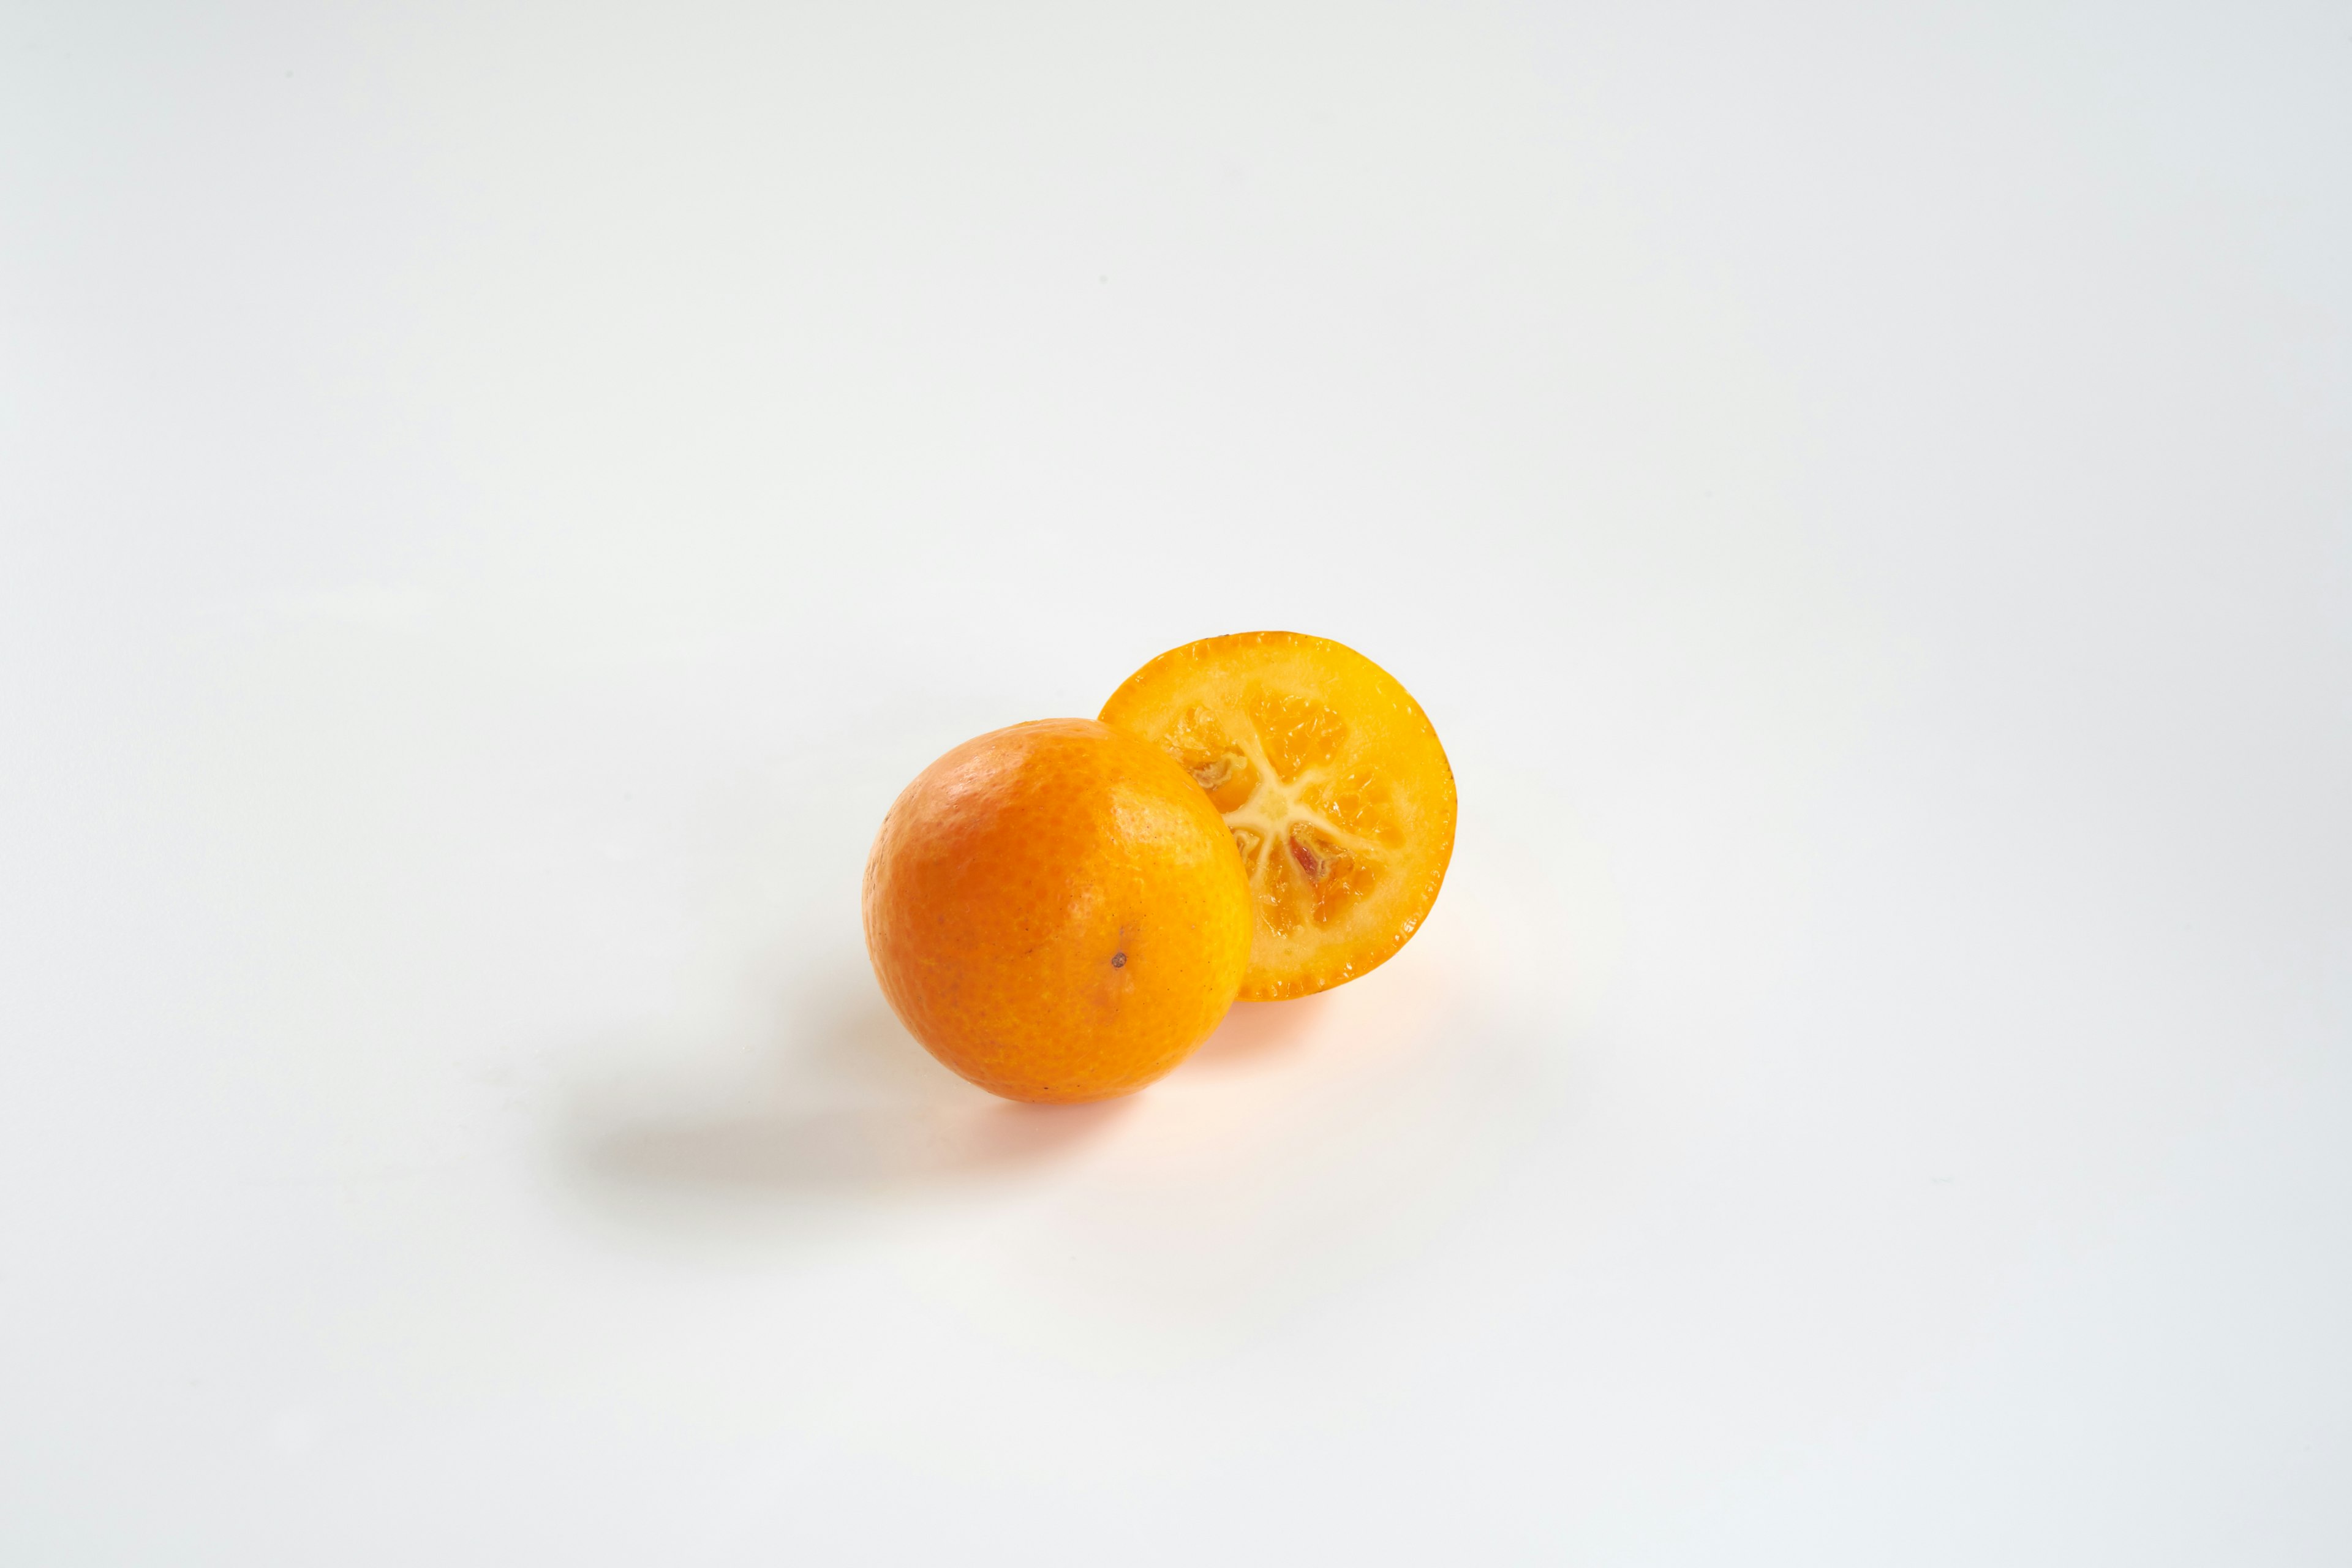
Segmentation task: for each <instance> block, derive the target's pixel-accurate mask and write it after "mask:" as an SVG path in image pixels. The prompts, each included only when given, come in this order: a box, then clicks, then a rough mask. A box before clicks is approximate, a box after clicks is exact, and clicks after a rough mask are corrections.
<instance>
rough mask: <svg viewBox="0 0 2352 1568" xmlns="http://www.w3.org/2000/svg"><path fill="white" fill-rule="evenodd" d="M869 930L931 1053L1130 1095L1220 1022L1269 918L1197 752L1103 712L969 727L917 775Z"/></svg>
mask: <svg viewBox="0 0 2352 1568" xmlns="http://www.w3.org/2000/svg"><path fill="white" fill-rule="evenodd" d="M864 905H865V921H866V952H867V954H868V955H869V956H870V957H871V958H872V960H873V963H874V973H875V977H876V978H877V980H878V981H879V982H880V983H881V985H882V994H883V995H884V996H885V997H886V998H887V999H888V1001H889V1003H890V1006H891V1009H892V1011H894V1012H896V1013H897V1014H898V1018H899V1021H900V1022H902V1023H904V1024H905V1025H906V1026H907V1028H908V1032H909V1033H911V1034H912V1035H913V1036H914V1037H916V1038H917V1039H918V1040H920V1041H921V1042H922V1043H923V1045H924V1046H925V1047H926V1048H928V1049H929V1051H930V1052H931V1054H932V1055H933V1056H935V1057H937V1058H940V1061H942V1062H944V1063H945V1064H946V1065H947V1066H949V1067H950V1068H953V1069H954V1070H955V1071H956V1072H958V1073H961V1075H962V1076H963V1077H965V1078H967V1079H971V1081H972V1082H973V1083H976V1084H978V1085H980V1087H982V1089H988V1090H990V1091H991V1092H992V1093H995V1094H1000V1095H1003V1096H1005V1097H1006V1098H1007V1099H1011V1100H1037V1101H1046V1102H1062V1101H1073V1100H1104V1099H1108V1098H1110V1097H1112V1096H1115V1095H1121V1094H1129V1093H1132V1092H1134V1091H1135V1090H1136V1089H1141V1088H1142V1087H1143V1086H1144V1085H1146V1084H1148V1083H1150V1082H1151V1081H1152V1080H1153V1079H1157V1078H1159V1077H1160V1075H1162V1074H1163V1073H1166V1072H1167V1071H1169V1070H1170V1069H1171V1068H1174V1067H1175V1066H1176V1065H1177V1064H1178V1063H1179V1062H1181V1061H1182V1060H1183V1059H1184V1058H1185V1057H1187V1056H1189V1055H1190V1054H1191V1053H1192V1048H1193V1047H1195V1046H1197V1045H1199V1044H1200V1043H1201V1042H1202V1040H1203V1039H1205V1038H1207V1037H1208V1035H1209V1033H1210V1031H1211V1030H1213V1029H1214V1028H1215V1027H1216V1026H1217V1024H1218V1022H1219V1021H1220V1020H1221V1019H1223V1016H1224V1015H1225V1011H1226V1009H1227V1008H1228V1007H1229V1006H1230V1005H1232V1003H1233V1000H1234V994H1235V993H1236V992H1237V991H1238V990H1239V988H1240V985H1241V980H1242V973H1243V971H1244V969H1245V968H1246V966H1247V964H1248V962H1249V947H1250V934H1251V929H1252V921H1253V918H1254V917H1253V915H1252V911H1251V906H1250V894H1249V887H1248V882H1247V879H1246V878H1245V876H1244V873H1243V870H1242V865H1241V857H1240V854H1239V852H1238V851H1236V850H1235V848H1234V842H1233V837H1232V835H1231V834H1230V833H1229V832H1228V831H1227V830H1226V827H1225V825H1224V821H1223V818H1222V817H1221V816H1219V815H1218V814H1217V810H1216V808H1215V807H1214V806H1213V805H1211V804H1210V802H1209V799H1208V797H1207V796H1206V795H1203V794H1202V792H1201V790H1200V788H1199V786H1198V785H1196V784H1194V783H1193V782H1192V779H1191V778H1190V777H1189V776H1187V775H1186V773H1184V771H1183V769H1182V768H1181V767H1179V766H1178V765H1177V764H1176V763H1174V762H1173V761H1172V760H1171V759H1170V758H1169V757H1168V756H1166V755H1165V754H1164V753H1162V752H1160V750H1159V749H1158V748H1156V747H1154V746H1151V745H1150V744H1148V743H1146V742H1142V741H1139V740H1137V739H1135V738H1134V737H1132V736H1129V735H1125V734H1121V733H1119V732H1118V731H1114V730H1111V729H1109V728H1108V727H1107V726H1105V725H1102V724H1099V723H1097V722H1095V721H1093V720H1090V719H1045V720H1039V721H1034V722H1032V723H1027V724H1015V725H1013V727H1012V728H1010V729H1005V730H998V731H992V733H989V734H986V735H982V736H980V737H978V738H977V739H975V740H971V741H967V742H964V743H963V744H962V745H961V746H958V747H956V748H955V749H954V750H953V751H951V752H948V753H947V754H946V755H945V756H943V757H941V758H940V759H939V761H937V762H935V763H932V764H931V765H930V766H929V767H928V768H926V769H924V770H923V772H922V773H920V774H919V775H918V776H917V778H916V779H915V781H914V783H912V784H908V786H907V788H906V790H905V792H904V793H902V794H901V795H899V796H898V801H897V802H896V803H895V804H894V805H892V806H891V807H890V810H889V812H888V814H887V816H885V817H884V818H883V821H882V828H881V832H880V833H879V834H878V835H877V837H876V838H875V841H874V848H873V852H872V853H871V854H870V855H869V856H868V857H867V858H866V883H865V896H864Z"/></svg>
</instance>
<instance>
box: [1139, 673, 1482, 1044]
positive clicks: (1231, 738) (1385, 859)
mask: <svg viewBox="0 0 2352 1568" xmlns="http://www.w3.org/2000/svg"><path fill="white" fill-rule="evenodd" d="M1102 721H1103V722H1104V723H1106V724H1108V725H1109V726H1110V727H1111V728H1112V729H1114V730H1123V731H1127V732H1128V733H1129V734H1131V735H1136V736H1139V737H1140V738H1142V739H1144V740H1146V741H1149V742H1151V743H1152V744H1153V745H1156V746H1158V747H1159V748H1160V750H1162V751H1163V752H1167V753H1168V754H1169V755H1170V756H1171V757H1173V758H1175V759H1176V761H1177V762H1179V763H1181V764H1183V767H1184V771H1185V772H1186V773H1190V774H1191V775H1192V778H1193V780H1194V782H1195V783H1197V784H1199V785H1200V786H1201V788H1202V790H1204V791H1205V792H1207V794H1208V796H1209V799H1210V801H1211V802H1212V803H1213V805H1215V806H1216V808H1217V810H1218V811H1220V812H1221V813H1223V816H1224V819H1225V824H1226V826H1228V827H1230V828H1231V829H1232V830H1233V836H1234V846H1235V847H1237V848H1239V849H1240V851H1241V855H1242V862H1243V866H1244V869H1245V870H1246V871H1247V873H1248V876H1249V882H1250V892H1251V895H1252V901H1253V902H1254V903H1255V906H1256V915H1257V920H1256V930H1255V932H1254V933H1253V935H1252V938H1251V943H1250V962H1249V973H1247V974H1246V975H1244V977H1243V979H1242V989H1241V999H1242V1000H1243V1001H1245V1002H1270V1001H1274V1000H1276V999H1278V998H1280V997H1285V996H1305V995H1307V994H1311V993H1313V992H1317V991H1324V990H1328V989H1329V988H1330V987H1331V986H1334V985H1338V984H1342V983H1343V982H1346V981H1349V980H1352V979H1354V978H1355V977H1356V976H1358V975H1360V974H1362V973H1367V972H1368V971H1370V970H1371V969H1374V968H1376V967H1378V966H1379V965H1380V964H1381V963H1384V962H1385V961H1387V960H1388V959H1389V958H1390V957H1391V955H1392V954H1394V953H1395V952H1396V951H1397V949H1399V948H1401V947H1402V946H1403V945H1404V944H1405V942H1406V941H1407V940H1409V939H1410V938H1411V937H1412V933H1413V932H1414V931H1416V930H1418V929H1419V928H1420V926H1421V922H1422V921H1423V919H1425V918H1426V917H1427V916H1428V914H1429V909H1430V906H1431V905H1432V904H1433V903H1435V902H1436V901H1437V889H1438V887H1439V886H1440V884H1442V883H1443V882H1444V880H1445V866H1446V862H1447V861H1449V860H1450V859H1452V858H1453V856H1454V769H1453V768H1452V766H1451V765H1450V764H1448V763H1447V762H1446V760H1445V748H1444V747H1443V746H1441V745H1439V744H1438V743H1437V731H1435V730H1433V729H1432V728H1431V727H1430V722H1429V717H1428V715H1427V714H1425V713H1423V711H1422V710H1421V704H1419V703H1418V702H1415V701H1414V700H1412V695H1411V694H1410V693H1408V692H1407V691H1406V690H1405V689H1404V688H1403V687H1402V686H1400V685H1398V684H1397V682H1396V679H1395V678H1394V677H1392V676H1391V675H1390V674H1389V673H1388V671H1386V670H1384V669H1382V668H1381V667H1380V666H1379V665H1376V664H1374V663H1373V662H1372V661H1371V660H1370V659H1369V658H1365V657H1364V656H1363V655H1362V654H1360V653H1358V652H1356V651H1355V650H1354V649H1353V648H1349V647H1341V646H1340V645H1339V644H1338V643H1335V642H1332V641H1330V640H1328V638H1325V637H1304V636H1301V635H1300V634H1298V633H1297V632H1239V633H1236V634H1234V636H1231V637H1209V638H1207V639H1205V640H1203V641H1201V642H1196V643H1190V644H1187V645H1186V646H1185V647H1180V648H1174V649H1171V651H1169V652H1167V653H1163V654H1161V655H1160V657H1159V658H1155V659H1153V660H1152V661H1151V662H1150V664H1147V665H1145V666H1144V667H1143V668H1141V669H1139V670H1137V671H1136V672H1135V673H1134V674H1133V675H1130V676H1129V677H1128V678H1127V682H1126V684H1125V685H1123V686H1121V687H1120V688H1119V689H1118V690H1117V691H1115V692H1113V693H1111V698H1110V700H1109V701H1108V702H1106V703H1104V704H1103V710H1102Z"/></svg>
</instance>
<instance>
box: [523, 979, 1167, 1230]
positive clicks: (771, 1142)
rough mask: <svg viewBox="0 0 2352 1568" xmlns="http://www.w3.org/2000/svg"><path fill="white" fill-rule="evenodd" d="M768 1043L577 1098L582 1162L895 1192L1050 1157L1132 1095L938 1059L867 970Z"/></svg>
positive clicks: (636, 1175)
mask: <svg viewBox="0 0 2352 1568" xmlns="http://www.w3.org/2000/svg"><path fill="white" fill-rule="evenodd" d="M860 982H862V983H863V984H859V983H860ZM763 1054H764V1055H765V1058H766V1059H765V1060H764V1061H755V1062H754V1064H753V1068H754V1071H753V1072H752V1073H751V1074H750V1075H749V1076H748V1077H747V1076H746V1075H744V1074H743V1073H742V1072H741V1071H740V1069H738V1070H737V1071H736V1072H735V1073H733V1074H731V1075H729V1077H728V1079H725V1080H723V1081H705V1082H701V1083H696V1082H693V1081H690V1080H680V1079H671V1080H670V1081H667V1082H664V1083H639V1084H635V1085H629V1084H620V1083H609V1082H608V1083H606V1084H604V1085H603V1086H601V1087H600V1089H599V1090H598V1091H597V1092H595V1093H593V1094H587V1095H583V1096H581V1097H578V1098H577V1099H576V1100H575V1101H574V1104H573V1106H572V1115H571V1116H570V1118H569V1119H568V1120H569V1123H570V1125H569V1128H568V1131H569V1136H568V1137H567V1138H566V1140H565V1146H566V1149H567V1152H568V1153H569V1155H570V1156H571V1163H572V1164H573V1165H574V1166H575V1167H576V1168H577V1169H579V1170H580V1171H581V1172H582V1173H584V1174H585V1175H587V1176H589V1177H590V1178H592V1179H593V1181H595V1182H596V1183H598V1184H604V1185H607V1186H615V1187H620V1188H625V1189H636V1190H640V1191H648V1192H663V1191H667V1192H675V1193H681V1194H690V1193H694V1192H702V1193H717V1194H737V1195H740V1196H744V1197H750V1198H761V1197H774V1198H791V1197H805V1198H812V1199H825V1198H841V1197H853V1196H858V1195H884V1194H891V1193H907V1192H913V1191H919V1190H921V1189H923V1188H925V1187H926V1186H929V1185H934V1184H944V1183H948V1182H951V1181H965V1180H971V1179H974V1178H979V1177H985V1176H988V1175H992V1174H1001V1173H1008V1172H1012V1171H1014V1170H1017V1169H1020V1168H1022V1167H1024V1166H1029V1165H1034V1164H1038V1163H1045V1162H1048V1161H1050V1160H1052V1159H1053V1158H1054V1157H1055V1155H1057V1154H1061V1153H1064V1152H1067V1151H1069V1150H1071V1149H1074V1148H1076V1146H1078V1145H1080V1144H1082V1143H1084V1142H1087V1141H1088V1140H1090V1139H1091V1138H1093V1137H1095V1136H1096V1135H1097V1134H1099V1133H1100V1132H1102V1131H1104V1130H1106V1129H1107V1128H1108V1127H1109V1126H1110V1125H1111V1123H1112V1122H1114V1121H1117V1120H1118V1118H1119V1117H1120V1116H1122V1115H1123V1114H1125V1113H1126V1111H1127V1110H1128V1109H1129V1102H1128V1101H1122V1100H1110V1101H1105V1102H1101V1103H1097V1104H1093V1105H1019V1104H1014V1103H1013V1102H1011V1101H1007V1100H998V1099H996V1098H995V1097H993V1096H992V1095H990V1094H988V1093H987V1092H985V1091H984V1090H982V1089H976V1088H974V1087H973V1086H971V1085H970V1084H968V1083H965V1082H964V1081H963V1080H962V1079H959V1078H957V1077H956V1076H955V1075H954V1074H952V1073H950V1072H949V1071H948V1070H947V1068H943V1067H941V1066H940V1064H939V1063H938V1062H936V1061H934V1060H933V1059H932V1058H931V1057H930V1055H929V1053H928V1052H927V1051H925V1050H924V1049H923V1048H922V1047H921V1046H919V1045H918V1044H917V1043H916V1042H915V1041H914V1040H913V1039H912V1038H911V1037H909V1036H908V1034H907V1032H906V1030H905V1029H904V1028H903V1027H901V1026H900V1025H899V1023H898V1019H897V1018H896V1017H894V1016H892V1015H891V1013H890V1011H889V1009H888V1007H887V1005H885V1004H884V1003H883V1001H882V998H881V996H880V995H879V994H877V992H876V991H875V990H874V988H873V984H872V982H871V980H870V979H868V978H867V977H866V976H865V975H863V974H860V975H858V976H856V979H855V980H850V979H847V978H845V979H844V980H843V981H842V982H841V983H840V984H837V985H835V986H833V987H831V988H830V989H828V990H826V991H824V992H822V993H820V995H819V998H818V1000H817V1001H816V1002H815V1003H814V1005H803V1006H801V1007H798V1008H796V1009H794V1010H793V1016H792V1017H791V1018H790V1019H789V1020H788V1021H787V1022H786V1023H785V1024H784V1025H782V1026H780V1028H779V1030H778V1038H776V1039H775V1040H774V1041H772V1044H771V1048H770V1049H769V1050H768V1051H767V1052H765V1053H763Z"/></svg>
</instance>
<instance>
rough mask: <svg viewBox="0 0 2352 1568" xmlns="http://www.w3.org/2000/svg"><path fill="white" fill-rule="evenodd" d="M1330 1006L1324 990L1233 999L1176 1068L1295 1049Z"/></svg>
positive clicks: (1250, 1060)
mask: <svg viewBox="0 0 2352 1568" xmlns="http://www.w3.org/2000/svg"><path fill="white" fill-rule="evenodd" d="M1330 1005H1331V993H1329V992H1328V991H1322V992H1318V993H1317V994H1314V995H1312V996H1300V997H1297V998H1296V999H1295V1000H1292V1001H1288V1002H1236V1003H1234V1005H1233V1010H1232V1011H1231V1012H1229V1013H1227V1014H1226V1015H1225V1021H1224V1022H1223V1023H1222V1024H1220V1025H1218V1026H1217V1031H1216V1033H1215V1034H1213V1035H1211V1036H1210V1037H1208V1038H1207V1039H1205V1040H1203V1041H1202V1042H1201V1047H1200V1049H1198V1050H1196V1051H1194V1052H1193V1053H1192V1060H1191V1061H1189V1062H1187V1063H1186V1064H1185V1066H1184V1068H1181V1069H1180V1070H1184V1071H1189V1070H1191V1069H1192V1068H1195V1067H1205V1068H1223V1067H1240V1066H1243V1065H1245V1064H1254V1063H1256V1062H1259V1061H1263V1060H1266V1059H1268V1058H1274V1057H1276V1056H1279V1055H1283V1054H1286V1053H1287V1052H1290V1051H1293V1050H1296V1049H1297V1047H1299V1046H1300V1045H1301V1044H1302V1043H1304V1042H1305V1041H1306V1040H1307V1038H1308V1037H1310V1036H1312V1035H1313V1034H1314V1033H1315V1031H1316V1027H1317V1026H1318V1025H1319V1024H1321V1023H1322V1021H1323V1017H1324V1014H1325V1013H1326V1012H1327V1011H1328V1009H1329V1007H1330Z"/></svg>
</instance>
